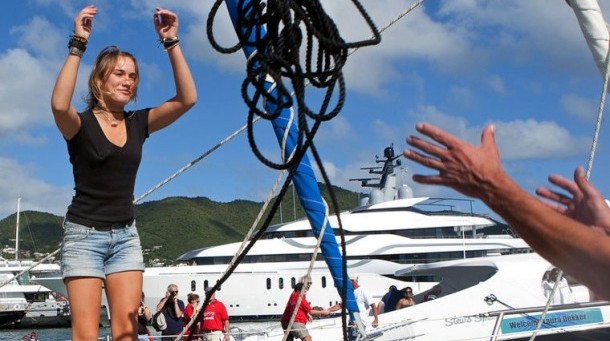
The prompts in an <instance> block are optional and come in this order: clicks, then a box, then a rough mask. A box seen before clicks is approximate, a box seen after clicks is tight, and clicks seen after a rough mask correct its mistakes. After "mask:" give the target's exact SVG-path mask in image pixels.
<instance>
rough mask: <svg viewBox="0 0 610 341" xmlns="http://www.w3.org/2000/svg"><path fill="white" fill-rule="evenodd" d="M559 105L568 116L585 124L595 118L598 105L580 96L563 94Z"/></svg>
mask: <svg viewBox="0 0 610 341" xmlns="http://www.w3.org/2000/svg"><path fill="white" fill-rule="evenodd" d="M561 104H562V105H563V107H564V108H565V111H566V112H567V113H568V114H570V115H572V116H574V117H577V118H580V119H583V120H586V121H587V122H594V121H595V118H596V117H597V111H598V105H596V104H595V103H593V102H592V101H590V100H589V99H587V98H584V97H582V96H579V95H576V94H565V95H563V97H561Z"/></svg>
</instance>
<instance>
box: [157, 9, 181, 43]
mask: <svg viewBox="0 0 610 341" xmlns="http://www.w3.org/2000/svg"><path fill="white" fill-rule="evenodd" d="M153 21H154V23H155V31H157V34H158V35H159V39H161V40H163V39H173V38H176V37H178V16H177V15H176V14H175V13H174V12H172V11H170V10H167V9H164V8H161V7H157V8H156V12H155V14H154V15H153Z"/></svg>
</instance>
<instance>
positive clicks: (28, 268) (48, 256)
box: [0, 248, 61, 288]
mask: <svg viewBox="0 0 610 341" xmlns="http://www.w3.org/2000/svg"><path fill="white" fill-rule="evenodd" d="M59 250H61V248H59V249H57V250H55V251H53V252H51V253H49V254H48V255H46V256H45V257H44V258H43V259H41V260H39V261H38V262H36V263H34V264H32V265H30V266H29V267H27V268H26V269H25V270H23V271H21V272H19V273H18V274H16V275H15V276H13V277H11V278H10V279H9V280H8V281H6V282H4V283H2V284H0V288H2V287H3V286H5V285H7V284H9V283H10V282H12V281H13V280H14V279H16V278H17V277H19V276H21V275H23V274H24V273H26V272H28V271H30V270H31V269H33V268H35V267H37V266H38V265H40V264H41V263H42V262H44V261H45V260H47V259H49V258H51V257H53V256H55V255H56V254H57V253H58V252H59Z"/></svg>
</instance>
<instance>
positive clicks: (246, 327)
mask: <svg viewBox="0 0 610 341" xmlns="http://www.w3.org/2000/svg"><path fill="white" fill-rule="evenodd" d="M276 326H279V321H267V322H233V323H231V332H232V333H235V335H234V339H235V340H240V339H242V337H246V336H249V335H252V334H255V333H256V332H258V331H263V330H267V329H268V328H271V327H276ZM148 330H150V331H151V333H152V335H153V337H154V340H162V339H161V338H160V337H158V336H160V334H161V333H157V332H156V331H155V330H154V329H153V328H152V327H150V326H149V327H148ZM32 331H35V332H36V336H37V337H38V340H39V341H69V340H70V339H71V332H72V330H71V329H70V328H47V329H42V328H41V329H5V330H0V340H2V341H5V340H6V341H19V340H22V339H23V337H24V336H26V335H27V337H28V338H27V340H29V339H30V333H31V332H32ZM240 332H241V333H240ZM155 336H157V337H155ZM98 340H111V339H110V327H100V329H99V333H98ZM171 340H173V339H171Z"/></svg>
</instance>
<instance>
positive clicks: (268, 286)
mask: <svg viewBox="0 0 610 341" xmlns="http://www.w3.org/2000/svg"><path fill="white" fill-rule="evenodd" d="M269 289H271V278H267V290H269Z"/></svg>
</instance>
